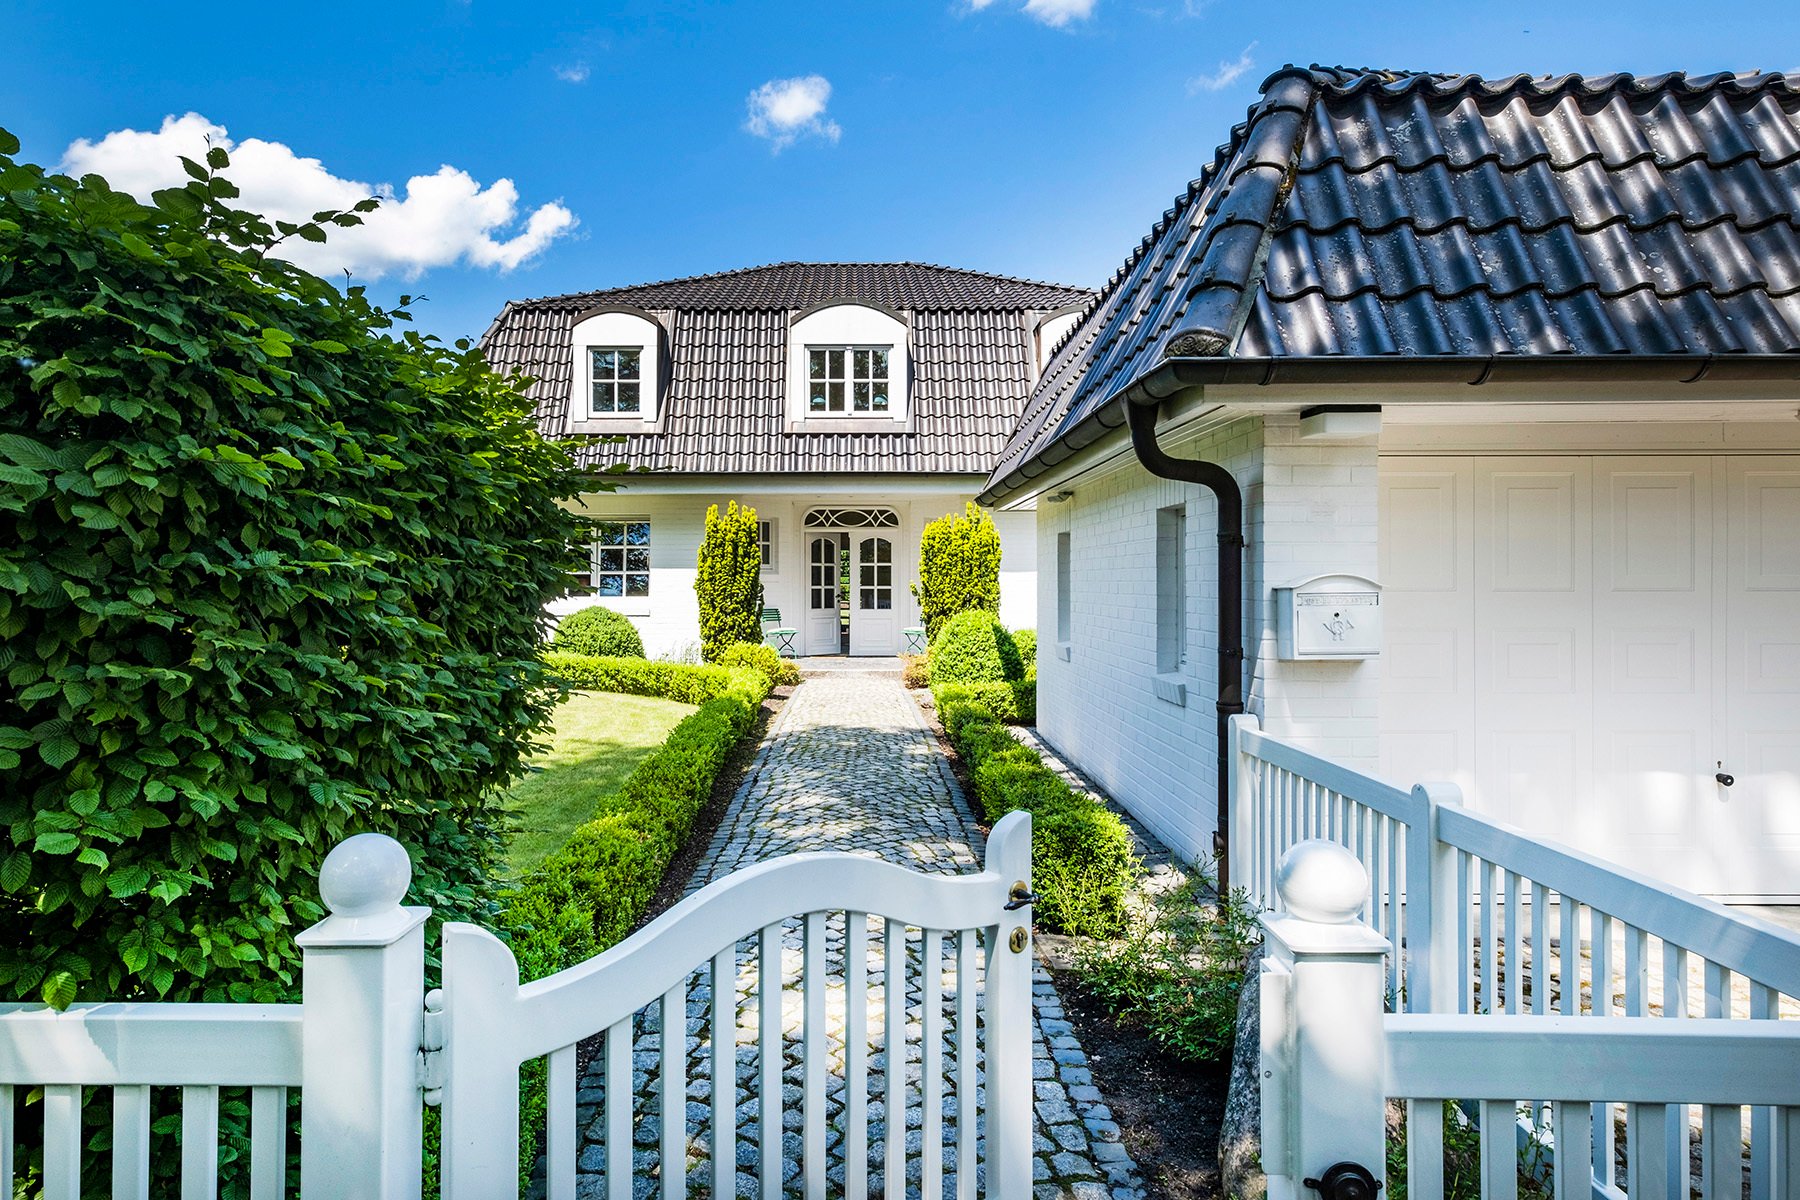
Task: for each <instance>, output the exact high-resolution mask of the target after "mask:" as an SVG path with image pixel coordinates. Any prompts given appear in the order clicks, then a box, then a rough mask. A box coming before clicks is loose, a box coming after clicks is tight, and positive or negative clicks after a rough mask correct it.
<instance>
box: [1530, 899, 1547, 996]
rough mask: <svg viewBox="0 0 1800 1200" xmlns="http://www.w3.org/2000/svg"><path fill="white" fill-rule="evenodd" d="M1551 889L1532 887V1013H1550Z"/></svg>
mask: <svg viewBox="0 0 1800 1200" xmlns="http://www.w3.org/2000/svg"><path fill="white" fill-rule="evenodd" d="M1549 910H1550V889H1549V888H1547V887H1545V886H1544V885H1543V884H1541V883H1536V882H1533V883H1532V885H1531V1011H1532V1014H1533V1015H1535V1016H1540V1017H1541V1016H1543V1015H1544V1014H1545V1013H1547V1012H1549V1011H1550V928H1549V926H1550V911H1549Z"/></svg>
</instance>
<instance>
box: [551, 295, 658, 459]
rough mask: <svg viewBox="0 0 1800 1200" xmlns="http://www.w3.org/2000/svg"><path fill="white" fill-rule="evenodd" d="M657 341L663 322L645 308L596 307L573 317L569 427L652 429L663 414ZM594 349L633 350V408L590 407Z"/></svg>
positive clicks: (604, 430)
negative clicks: (635, 355)
mask: <svg viewBox="0 0 1800 1200" xmlns="http://www.w3.org/2000/svg"><path fill="white" fill-rule="evenodd" d="M662 346H663V332H662V326H661V325H660V324H658V323H657V322H656V321H655V320H654V319H652V318H651V317H650V315H649V314H647V313H640V312H635V311H629V310H625V309H601V310H598V311H595V312H590V313H588V314H586V315H585V316H582V317H580V318H578V319H577V320H576V322H575V327H574V328H573V329H572V330H571V331H570V349H569V356H570V357H569V361H570V367H571V374H570V381H569V432H570V433H637V432H655V431H656V428H655V427H656V425H657V422H658V420H659V419H660V417H661V415H662V413H661V400H662V390H663V389H662V385H663V365H662ZM596 350H636V351H637V352H638V380H637V382H638V411H636V412H623V413H622V412H607V411H604V410H601V411H596V410H595V408H594V366H593V356H594V351H596Z"/></svg>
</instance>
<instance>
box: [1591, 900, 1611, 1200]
mask: <svg viewBox="0 0 1800 1200" xmlns="http://www.w3.org/2000/svg"><path fill="white" fill-rule="evenodd" d="M1588 921H1589V925H1588V937H1589V945H1590V946H1591V947H1592V948H1591V949H1590V951H1589V954H1590V955H1591V956H1592V967H1591V972H1592V974H1591V978H1590V981H1589V986H1588V1012H1589V1014H1590V1015H1591V1016H1595V1017H1600V1018H1603V1019H1604V1018H1606V1017H1610V1016H1612V990H1613V985H1612V977H1613V972H1612V967H1613V962H1612V960H1613V953H1612V925H1613V918H1612V915H1611V914H1610V913H1604V912H1601V911H1600V910H1599V909H1597V908H1591V907H1590V908H1589V909H1588ZM1591 1136H1592V1137H1593V1140H1594V1154H1593V1160H1594V1179H1595V1180H1596V1181H1598V1182H1599V1183H1600V1184H1601V1185H1602V1186H1605V1185H1608V1184H1611V1183H1613V1182H1614V1179H1613V1176H1614V1174H1615V1172H1614V1171H1613V1159H1614V1147H1615V1144H1616V1139H1615V1138H1614V1136H1613V1106H1612V1105H1611V1104H1596V1105H1594V1125H1593V1130H1592V1133H1591Z"/></svg>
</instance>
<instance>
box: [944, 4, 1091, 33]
mask: <svg viewBox="0 0 1800 1200" xmlns="http://www.w3.org/2000/svg"><path fill="white" fill-rule="evenodd" d="M966 2H967V4H968V6H969V11H970V12H980V11H981V10H982V9H984V8H987V7H989V6H990V5H992V4H993V3H994V0H966ZM1096 2H1097V0H1025V3H1024V4H1023V5H1022V6H1021V8H1020V11H1021V12H1023V13H1025V15H1026V16H1029V17H1035V18H1036V19H1037V20H1039V21H1042V22H1043V23H1044V24H1046V25H1048V26H1050V27H1051V28H1053V29H1061V28H1063V27H1064V26H1066V25H1068V24H1070V23H1071V22H1074V21H1085V20H1087V19H1088V18H1089V17H1091V16H1093V15H1094V5H1095V3H1096Z"/></svg>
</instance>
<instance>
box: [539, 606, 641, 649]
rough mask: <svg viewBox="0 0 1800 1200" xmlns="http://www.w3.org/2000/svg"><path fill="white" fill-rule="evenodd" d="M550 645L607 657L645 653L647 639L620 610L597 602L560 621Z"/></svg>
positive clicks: (551, 647) (552, 647) (555, 647)
mask: <svg viewBox="0 0 1800 1200" xmlns="http://www.w3.org/2000/svg"><path fill="white" fill-rule="evenodd" d="M550 649H552V650H562V651H566V652H567V653H569V654H594V655H600V656H603V657H606V658H642V657H644V639H643V638H642V637H640V636H638V631H637V626H636V625H633V624H632V623H631V618H630V617H628V616H626V615H625V614H624V613H621V612H614V611H613V610H612V609H610V608H602V607H600V606H598V605H596V606H594V607H592V608H583V609H580V610H578V611H576V612H572V613H570V614H569V615H568V616H566V617H564V618H563V619H562V620H561V621H559V622H558V623H557V626H556V633H555V634H554V635H552V636H551V638H550Z"/></svg>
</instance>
